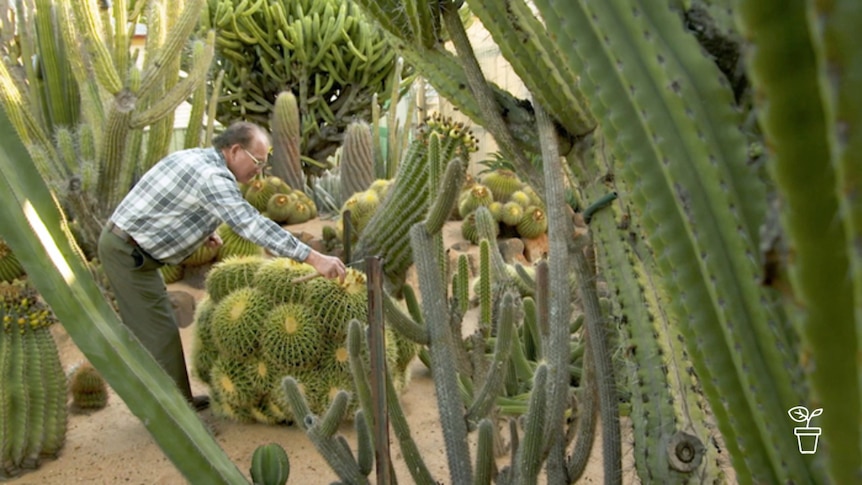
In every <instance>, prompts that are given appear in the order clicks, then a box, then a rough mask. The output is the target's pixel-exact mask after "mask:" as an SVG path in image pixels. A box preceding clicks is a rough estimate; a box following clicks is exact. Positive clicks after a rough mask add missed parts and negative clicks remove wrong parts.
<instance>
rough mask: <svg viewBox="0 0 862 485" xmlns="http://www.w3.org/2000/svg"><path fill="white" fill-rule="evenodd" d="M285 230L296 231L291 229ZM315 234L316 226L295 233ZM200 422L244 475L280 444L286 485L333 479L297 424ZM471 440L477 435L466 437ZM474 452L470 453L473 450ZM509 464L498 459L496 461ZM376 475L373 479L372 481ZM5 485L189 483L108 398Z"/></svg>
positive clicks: (411, 417)
mask: <svg viewBox="0 0 862 485" xmlns="http://www.w3.org/2000/svg"><path fill="white" fill-rule="evenodd" d="M290 229H292V230H293V229H294V227H293V226H291V227H290ZM299 229H301V230H305V231H307V232H310V233H312V234H317V235H319V234H320V232H319V229H320V221H315V222H312V223H310V224H308V225H307V226H303V227H301V228H299ZM446 229H447V230H446V235H447V237H446V239H447V242H448V241H452V240H454V239H459V238H460V234H459V231H458V230H457V226H449V225H447V228H446ZM170 286H171V289H182V290H185V291H189V292H190V293H191V294H192V295H193V296H195V298H197V299H199V298H201V297H202V296H203V292H202V291H201V290H199V289H197V288H194V287H192V286H189V285H188V284H185V283H184V282H179V283H175V284H173V285H170ZM475 313H476V312H475V311H471V312H470V313H468V316H467V318H466V319H465V326H469V321H470V319H472V320H473V321H475ZM54 334H55V337H56V340H57V343H58V348H59V350H60V357H61V360H62V362H63V365H64V367H65V368H67V369H68V368H70V367H71V366H73V365H75V364H77V363H79V362H81V361H83V360H84V357H83V355H82V354H81V352H80V351H79V350H78V349H77V347H76V346H75V344H74V342H72V340H71V339H70V338H69V336H68V335H67V334H66V333H65V331H64V330H63V329H62V328H61V327H60V326H59V325H58V326H56V328H55V331H54ZM181 335H182V339H183V344H184V346H185V348H186V357H187V359H188V357H189V356H190V349H191V343H192V340H193V339H194V326H191V327H188V328H184V329H182V330H181ZM412 370H413V373H412V375H413V377H412V380H411V381H410V384H409V386H408V387H407V389H406V390H405V392H404V393H403V395H402V406H403V408H404V411H405V414H406V416H407V419H408V421H409V424H410V427H411V430H412V433H413V437H414V439H415V441H416V443H417V444H418V446H419V449H420V450H421V452H422V454H423V456H424V459H425V461H426V463H427V465H428V468H429V470H430V471H431V473H432V474H433V475H434V476H435V478H436V479H437V480H439V481H440V483H449V478H448V468H447V465H446V456H445V446H444V443H443V437H442V432H441V429H440V425H439V422H438V415H437V407H436V399H435V398H434V384H433V381H432V380H431V377H430V373H429V372H428V370H427V369H426V368H425V366H424V365H423V364H422V363H421V362H419V360H418V359H416V360H415V361H414V362H413V364H412ZM192 388H193V391H194V392H195V394H199V393H207V388H206V386H205V385H204V384H202V383H201V382H198V381H193V382H192ZM201 417H202V418H203V419H204V420H205V421H207V422H208V423H211V424H212V426H213V427H214V428H215V429H216V441H217V442H218V443H219V445H220V446H221V447H222V448H223V449H224V450H225V452H226V453H227V455H228V456H229V457H230V458H231V460H233V462H234V463H236V465H237V467H238V468H239V469H240V470H241V471H242V472H243V473H245V474H246V476H248V469H249V466H250V463H251V456H252V453H253V452H254V450H255V448H256V447H257V446H259V445H262V444H267V443H271V442H275V443H279V444H281V445H282V446H283V447H284V448H285V449H286V450H287V453H288V455H289V457H290V464H291V473H290V480H289V481H288V483H290V484H328V483H332V482H333V481H335V480H336V479H337V476H336V475H335V473H334V472H332V470H331V469H330V468H329V466H328V465H327V464H326V462H325V461H324V460H323V458H322V457H321V456H320V455H319V454H318V453H317V451H316V450H315V448H314V446H313V445H312V444H311V442H310V441H309V440H308V439H307V438H306V436H305V434H304V433H303V432H302V431H301V430H300V429H298V428H297V427H295V426H267V425H263V424H239V423H234V422H228V421H225V420H221V419H218V418H216V417H214V416H213V415H212V414H211V412H210V411H205V412H204V413H201ZM340 432H341V433H342V434H343V435H345V437H346V438H347V440H348V441H349V442H350V443H351V446H353V447H354V449H355V441H356V440H355V433H354V431H353V427H352V422H348V423H345V424H344V425H342V427H341V430H340ZM623 436H624V439H623V441H624V447H623V455H624V457H625V459H624V465H623V468H624V472H625V473H624V474H625V476H626V480H625V482H626V483H636V482H637V480H636V479H635V478H633V475H634V474H633V469H634V466H633V463H632V460H631V447H630V445H629V443H630V441H631V438H630V434H629V433H627V432H626V431H625V430H624V434H623ZM471 438H475V433H473V435H472V436H471ZM390 439H391V443H392V447H391V450H392V451H391V456H392V461H393V463H394V467H395V470H396V474H397V476H398V477H399V479H400V483H411V482H412V480H411V478H410V475H409V473H408V471H407V469H406V467H405V465H404V461H403V459H402V457H401V454H400V450H399V448H398V443H397V440H396V439H395V436H394V434H392V433H390ZM474 450H475V448H474ZM506 461H508V458H507V457H505V456H504V457H501V459H500V462H501V463H505V462H506ZM373 477H374V472H372V473H371V478H372V481H373ZM602 481H603V476H602V468H601V443H600V439H597V440H596V442H595V444H594V446H593V452H592V456H591V457H590V462H589V465H588V468H587V470H586V472H585V474H584V476H583V477H582V478H581V481H580V482H579V483H602ZM6 483H10V484H14V485H25V484H27V485H30V484H32V485H42V484H58V485H59V484H68V483H87V484H141V485H143V484H169V485H172V484H186V483H194V482H189V481H187V480H186V479H185V478H184V477H183V476H182V475H181V474H180V473H179V471H178V470H177V469H176V468H175V467H174V466H173V464H172V463H171V462H170V460H168V458H167V457H166V456H165V455H164V454H163V453H162V451H161V449H160V448H159V447H158V446H157V445H156V444H155V442H154V441H153V439H152V437H151V436H150V434H149V433H148V432H147V430H146V429H145V428H144V426H143V425H142V424H141V422H140V421H139V420H138V419H137V418H136V417H135V416H134V415H133V414H132V413H131V412H130V411H129V410H128V408H127V407H126V405H125V403H123V402H122V401H121V400H120V399H119V397H118V396H117V395H116V394H114V393H113V392H111V396H110V398H109V401H108V406H107V407H106V408H105V409H102V410H99V411H96V412H94V413H91V414H70V416H69V422H68V434H67V436H66V444H65V447H64V448H63V451H62V452H61V454H60V456H59V457H58V458H57V459H55V460H48V461H45V462H43V463H42V465H41V466H40V467H39V468H38V469H37V470H34V471H31V472H29V473H27V474H25V475H22V476H20V477H18V478H15V479H13V480H11V481H8V482H6Z"/></svg>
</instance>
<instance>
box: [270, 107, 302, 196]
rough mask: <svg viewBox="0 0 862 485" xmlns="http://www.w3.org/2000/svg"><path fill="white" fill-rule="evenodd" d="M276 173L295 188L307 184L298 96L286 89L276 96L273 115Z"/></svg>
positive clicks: (272, 128) (273, 154) (273, 155)
mask: <svg viewBox="0 0 862 485" xmlns="http://www.w3.org/2000/svg"><path fill="white" fill-rule="evenodd" d="M269 126H270V130H271V131H272V157H271V160H272V173H273V174H274V175H276V176H278V177H281V178H282V179H283V180H284V181H285V182H287V184H288V185H290V187H291V188H293V189H300V190H301V189H302V188H303V187H304V186H305V176H304V175H303V173H302V160H301V159H300V143H301V142H302V138H301V126H300V118H299V107H298V106H297V104H296V96H294V95H293V93H292V92H290V91H282V92H281V93H279V94H278V96H277V97H276V98H275V104H274V105H273V108H272V118H271V120H270V123H269Z"/></svg>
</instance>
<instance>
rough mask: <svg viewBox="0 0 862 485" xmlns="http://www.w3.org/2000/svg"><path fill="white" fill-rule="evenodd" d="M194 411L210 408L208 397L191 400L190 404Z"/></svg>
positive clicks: (196, 397) (197, 397)
mask: <svg viewBox="0 0 862 485" xmlns="http://www.w3.org/2000/svg"><path fill="white" fill-rule="evenodd" d="M190 404H191V405H192V407H193V408H195V411H198V412H200V411H203V410H205V409H208V408H209V407H210V397H209V396H195V397H193V398H192V402H191V403H190Z"/></svg>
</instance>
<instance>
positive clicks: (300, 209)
mask: <svg viewBox="0 0 862 485" xmlns="http://www.w3.org/2000/svg"><path fill="white" fill-rule="evenodd" d="M240 190H241V191H242V194H243V197H245V200H247V201H248V202H249V203H250V204H251V205H252V206H253V207H254V208H255V209H257V210H258V211H260V212H261V213H262V214H263V215H264V216H266V217H268V218H270V219H272V220H273V221H275V222H278V223H279V224H284V225H290V224H300V223H303V222H306V221H308V220H309V219H314V218H315V217H317V206H316V205H315V204H314V201H313V200H312V199H311V197H309V196H308V195H307V194H306V193H305V192H303V191H302V187H292V186H290V185H288V184H287V182H285V181H284V180H283V179H281V178H280V177H278V176H275V175H270V176H268V177H262V178H256V179H254V180H252V181H251V182H249V183H248V184H246V185H245V186H241V187H240Z"/></svg>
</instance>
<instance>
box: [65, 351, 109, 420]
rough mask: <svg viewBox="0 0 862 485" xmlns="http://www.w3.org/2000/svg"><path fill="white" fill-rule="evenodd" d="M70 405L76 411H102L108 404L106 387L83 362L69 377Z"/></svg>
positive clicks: (97, 372)
mask: <svg viewBox="0 0 862 485" xmlns="http://www.w3.org/2000/svg"><path fill="white" fill-rule="evenodd" d="M69 390H70V391H71V394H72V405H73V406H75V407H76V408H77V409H78V410H81V411H83V410H91V409H102V408H104V407H105V406H106V405H107V404H108V385H107V384H106V383H105V380H104V379H102V376H101V375H100V374H99V371H97V370H96V369H95V368H94V367H93V366H92V364H90V363H89V362H83V363H81V364H80V365H78V366H77V367H75V370H74V371H72V374H71V376H69Z"/></svg>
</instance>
